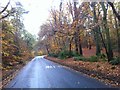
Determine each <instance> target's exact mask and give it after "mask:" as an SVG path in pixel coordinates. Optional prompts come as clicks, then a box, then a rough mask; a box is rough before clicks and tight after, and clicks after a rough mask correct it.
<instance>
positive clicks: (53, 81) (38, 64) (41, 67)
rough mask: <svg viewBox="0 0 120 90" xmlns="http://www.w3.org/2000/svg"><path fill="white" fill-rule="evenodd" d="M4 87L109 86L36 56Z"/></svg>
mask: <svg viewBox="0 0 120 90" xmlns="http://www.w3.org/2000/svg"><path fill="white" fill-rule="evenodd" d="M6 88H109V86H107V85H105V84H104V83H102V82H99V81H98V80H96V79H92V78H90V77H87V76H85V75H82V74H81V73H79V72H77V71H75V70H72V69H70V68H67V67H64V66H62V65H59V64H57V63H54V62H52V61H49V60H47V59H45V58H44V56H37V57H35V58H34V59H32V61H30V62H29V63H28V64H27V65H26V66H25V67H24V68H23V69H22V70H21V71H20V72H19V74H18V75H17V76H16V77H15V78H14V79H13V80H12V81H11V82H10V83H9V84H8V85H7V87H6Z"/></svg>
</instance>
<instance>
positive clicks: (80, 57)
mask: <svg viewBox="0 0 120 90" xmlns="http://www.w3.org/2000/svg"><path fill="white" fill-rule="evenodd" d="M74 60H80V61H88V59H87V58H85V57H83V56H77V57H74Z"/></svg>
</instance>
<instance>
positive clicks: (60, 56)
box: [59, 50, 70, 59]
mask: <svg viewBox="0 0 120 90" xmlns="http://www.w3.org/2000/svg"><path fill="white" fill-rule="evenodd" d="M68 57H70V53H69V51H67V50H64V51H61V52H60V53H59V58H60V59H65V58H68Z"/></svg>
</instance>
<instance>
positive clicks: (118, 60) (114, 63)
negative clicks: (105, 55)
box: [110, 57, 120, 65]
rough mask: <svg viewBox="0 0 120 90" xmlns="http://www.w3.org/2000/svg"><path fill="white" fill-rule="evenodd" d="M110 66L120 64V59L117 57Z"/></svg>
mask: <svg viewBox="0 0 120 90" xmlns="http://www.w3.org/2000/svg"><path fill="white" fill-rule="evenodd" d="M110 64H112V65H118V64H120V57H116V58H114V59H113V60H111V61H110Z"/></svg>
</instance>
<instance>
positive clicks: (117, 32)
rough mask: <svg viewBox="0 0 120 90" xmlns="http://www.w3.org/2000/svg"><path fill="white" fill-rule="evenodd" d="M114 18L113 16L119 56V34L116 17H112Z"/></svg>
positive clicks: (119, 54)
mask: <svg viewBox="0 0 120 90" xmlns="http://www.w3.org/2000/svg"><path fill="white" fill-rule="evenodd" d="M114 18H115V27H116V34H117V44H118V56H120V35H119V28H118V24H117V20H116V17H114Z"/></svg>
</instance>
